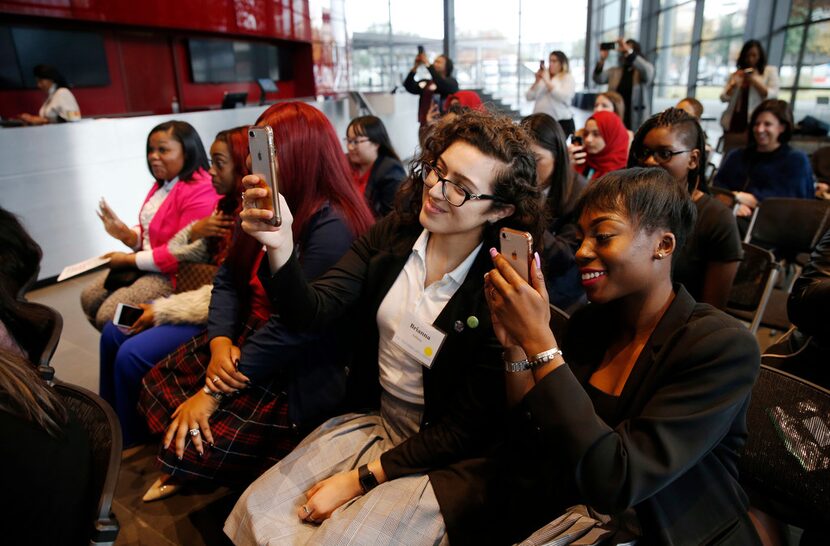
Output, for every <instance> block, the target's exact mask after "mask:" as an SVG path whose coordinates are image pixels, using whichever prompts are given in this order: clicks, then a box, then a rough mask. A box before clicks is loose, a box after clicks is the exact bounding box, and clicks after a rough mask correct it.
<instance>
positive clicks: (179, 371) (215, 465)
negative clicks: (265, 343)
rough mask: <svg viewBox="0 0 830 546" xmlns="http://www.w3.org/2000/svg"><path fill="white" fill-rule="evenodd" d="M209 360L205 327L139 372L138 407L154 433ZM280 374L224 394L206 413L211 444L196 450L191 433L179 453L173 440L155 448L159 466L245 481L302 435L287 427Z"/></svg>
mask: <svg viewBox="0 0 830 546" xmlns="http://www.w3.org/2000/svg"><path fill="white" fill-rule="evenodd" d="M262 324H264V321H261V320H253V319H252V320H251V321H249V322H248V324H246V325H245V328H244V329H243V332H242V334H241V335H240V337H239V339H238V340H237V346H239V347H241V346H242V345H243V344H244V343H245V340H246V339H247V338H248V337H249V336H250V335H251V334H252V333H253V332H255V331H256V330H257V329H258V328H259V327H260V326H262ZM209 362H210V341H209V340H208V336H207V333H205V334H202V335H199V336H196V337H194V338H193V339H191V340H190V341H188V342H187V343H185V344H184V345H182V346H181V347H179V348H178V349H177V350H176V351H175V352H174V353H172V354H171V355H170V356H168V357H167V358H165V359H164V360H162V361H161V362H159V363H158V364H156V366H155V367H154V368H153V369H152V370H151V371H150V372H149V373H148V374H147V375H146V376H145V377H144V380H143V381H142V388H141V392H140V394H139V401H138V410H139V412H140V413H142V414H143V415H144V416H145V417H146V419H147V426H148V427H149V429H150V432H152V433H153V434H163V433H164V432H165V431H166V430H167V427H168V426H169V425H170V422H171V420H172V418H171V416H172V415H173V412H174V411H175V410H176V408H178V407H179V405H181V404H182V403H183V402H184V401H185V400H187V399H188V398H189V397H190V396H192V395H193V394H195V393H196V392H197V391H198V390H199V389H201V388H202V386H203V385H204V384H205V372H206V370H207V366H208V363H209ZM283 383H284V380H280V381H278V380H272V381H271V382H269V383H264V384H261V385H252V386H250V387H248V388H247V389H245V390H243V391H240V392H239V393H237V394H235V395H231V396H227V397H225V398H224V399H223V400H222V402H221V403H220V405H219V408H218V409H217V410H216V412H214V414H213V415H212V416H211V417H210V431H211V433H212V434H213V441H214V444H213V446H212V447H210V446H207V445H206V449H205V453H204V455H203V456H200V455H199V453H198V452H197V451H196V449H195V447H194V446H193V444H192V442H191V441H190V438H189V437H188V439H187V440H186V443H185V451H184V456H183V457H182V459H181V460H179V458H178V457H177V456H176V453H175V451H174V450H173V446H172V445H171V446H170V449H164V448H163V447H161V448H160V450H159V455H158V461H159V463H160V465H161V469H162V470H163V471H164V472H167V473H168V474H170V475H171V476H176V477H178V478H181V479H207V480H214V481H216V482H219V483H223V484H227V485H245V484H248V483H250V482H251V481H253V480H254V479H255V478H257V477H258V476H259V475H260V474H262V473H263V472H265V470H267V469H268V468H270V467H272V466H273V465H274V464H275V463H276V462H277V461H279V460H280V459H282V458H283V457H284V456H285V455H286V454H288V453H289V452H290V451H291V450H292V449H294V447H295V446H296V445H297V443H298V442H299V441H300V440H301V438H300V437H299V436H298V435H297V434H296V433H295V432H294V431H293V430H292V427H291V422H290V420H289V418H288V396H287V394H286V389H285V387H286V385H285V384H283Z"/></svg>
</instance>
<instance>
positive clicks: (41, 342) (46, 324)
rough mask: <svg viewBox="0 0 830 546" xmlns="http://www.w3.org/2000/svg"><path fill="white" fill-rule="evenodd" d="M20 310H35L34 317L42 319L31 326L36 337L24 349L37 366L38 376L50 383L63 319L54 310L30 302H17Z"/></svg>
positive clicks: (53, 372)
mask: <svg viewBox="0 0 830 546" xmlns="http://www.w3.org/2000/svg"><path fill="white" fill-rule="evenodd" d="M18 303H19V305H20V307H21V308H25V307H28V308H29V309H32V310H35V311H36V314H35V316H39V317H42V319H41V320H40V321H38V322H37V323H35V324H32V325H31V327H32V328H33V329H34V330H36V335H34V336H32V340H33V341H32V342H30V343H29V346H28V347H26V350H27V351H28V353H29V360H31V361H32V363H33V364H35V365H36V366H37V369H38V372H39V373H40V376H41V377H42V378H43V379H44V380H45V381H52V379H53V378H54V377H55V369H54V368H53V367H52V366H51V362H52V357H53V356H54V355H55V350H56V349H57V348H58V342H59V341H60V339H61V332H62V331H63V317H62V316H61V314H60V313H58V312H57V311H56V310H55V309H53V308H51V307H49V306H48V305H43V304H41V303H35V302H31V301H26V300H23V301H19V302H18Z"/></svg>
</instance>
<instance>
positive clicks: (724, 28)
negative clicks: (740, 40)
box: [700, 0, 749, 40]
mask: <svg viewBox="0 0 830 546" xmlns="http://www.w3.org/2000/svg"><path fill="white" fill-rule="evenodd" d="M748 3H749V2H748V0H733V1H726V2H719V1H714V2H713V1H709V2H706V3H705V4H704V5H703V31H702V33H701V36H700V37H701V39H702V40H711V39H712V38H725V37H727V36H741V35H743V33H744V27H745V26H746V8H747V5H748Z"/></svg>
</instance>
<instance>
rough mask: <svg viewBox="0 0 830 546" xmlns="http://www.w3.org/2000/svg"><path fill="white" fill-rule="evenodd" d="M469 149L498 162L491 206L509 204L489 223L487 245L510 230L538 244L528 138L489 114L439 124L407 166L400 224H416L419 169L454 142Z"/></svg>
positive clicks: (539, 207) (539, 218) (541, 219)
mask: <svg viewBox="0 0 830 546" xmlns="http://www.w3.org/2000/svg"><path fill="white" fill-rule="evenodd" d="M458 141H462V142H466V143H467V144H470V145H471V146H474V147H475V148H476V149H477V150H479V151H480V152H481V153H483V154H485V155H487V156H490V157H493V158H495V159H498V160H499V161H501V162H503V163H504V164H505V165H504V168H502V169H500V170H499V171H498V172H496V173H495V179H494V180H493V190H492V194H493V195H494V196H496V197H497V198H498V199H497V200H494V201H492V205H491V206H492V207H495V208H500V207H505V206H507V205H513V206H514V207H515V211H514V212H513V214H512V215H510V216H508V217H506V218H503V219H501V220H499V221H497V222H495V223H493V224H488V225H487V226H486V228H485V232H484V241H485V243H486V244H490V245H494V244H495V243H496V242H497V241H498V231H499V229H500V228H502V227H510V228H513V229H518V230H521V231H527V232H529V233H530V234H531V235H532V236H533V241H534V243H535V246H537V247H538V245H539V243H541V240H542V232H543V230H544V227H545V222H546V218H545V212H544V208H543V204H542V201H541V199H540V192H539V188H538V187H537V186H536V160H535V158H534V156H533V152H531V151H530V145H531V144H532V143H533V139H532V138H531V137H530V136H529V135H528V133H527V132H526V131H525V130H524V129H523V128H522V127H520V126H518V125H516V124H514V123H513V122H512V121H511V120H510V118H508V117H506V116H503V115H500V114H493V113H490V112H486V111H485V112H479V111H475V110H468V111H465V112H464V113H463V114H461V115H458V116H453V117H451V118H448V119H445V120H441V121H440V122H439V123H437V124H436V125H435V126H434V127H433V129H432V130H431V132H430V134H429V135H427V137H426V140H425V142H424V145H423V149H422V150H421V153H420V155H418V156H416V157H415V158H414V159H413V160H412V163H411V169H410V171H411V173H412V174H411V176H410V177H409V178H408V179H407V181H406V182H404V184H403V185H402V186H401V189H400V192H399V194H398V200H397V206H396V211H397V213H398V214H399V215H400V217H401V219H402V221H404V222H405V223H413V224H414V223H417V222H418V214H419V213H420V211H421V205H422V204H423V187H424V182H423V178H422V177H421V169H422V166H423V165H424V164H428V165H434V164H435V163H436V162H437V161H438V158H439V157H440V156H441V154H443V153H444V151H445V150H446V149H447V148H449V147H450V146H451V145H452V144H454V143H455V142H458Z"/></svg>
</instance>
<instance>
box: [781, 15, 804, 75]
mask: <svg viewBox="0 0 830 546" xmlns="http://www.w3.org/2000/svg"><path fill="white" fill-rule="evenodd" d="M804 28H805V27H803V26H799V27H792V28H790V29H787V37H786V39H785V40H784V59H783V61H782V62H781V66H780V67H779V70H778V75H779V77H780V78H781V86H782V87H792V86H793V84H794V83H795V72H796V68H797V65H798V52H799V51H800V49H801V42H802V39H803V38H804Z"/></svg>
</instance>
